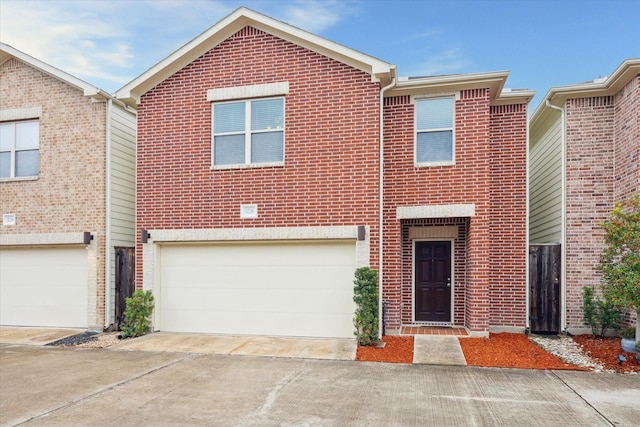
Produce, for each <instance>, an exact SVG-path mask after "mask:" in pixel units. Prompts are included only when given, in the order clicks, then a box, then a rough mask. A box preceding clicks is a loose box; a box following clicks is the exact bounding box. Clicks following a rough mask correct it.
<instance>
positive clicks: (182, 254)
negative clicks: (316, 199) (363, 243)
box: [156, 241, 356, 338]
mask: <svg viewBox="0 0 640 427" xmlns="http://www.w3.org/2000/svg"><path fill="white" fill-rule="evenodd" d="M355 255H356V247H355V242H353V241H346V242H345V241H340V242H337V241H331V242H323V243H318V242H289V243H283V242H278V243H264V242H251V243H232V244H229V243H225V244H208V245H206V244H205V245H188V246H182V245H173V246H169V245H167V246H162V247H161V249H160V257H159V262H160V271H159V272H160V275H161V279H160V280H161V283H160V284H159V285H160V301H159V305H160V306H159V313H158V316H159V318H158V319H157V320H158V325H157V327H156V328H157V329H159V330H162V331H172V332H200V333H219V334H241V335H280V336H299V337H342V338H353V337H354V335H353V331H354V327H353V314H354V311H355V304H354V302H353V275H354V271H355V264H356V260H355V258H356V256H355Z"/></svg>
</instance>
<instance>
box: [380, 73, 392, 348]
mask: <svg viewBox="0 0 640 427" xmlns="http://www.w3.org/2000/svg"><path fill="white" fill-rule="evenodd" d="M395 84H396V78H395V77H393V78H391V83H389V84H388V85H387V86H385V87H383V88H382V89H380V126H379V128H380V147H379V150H380V155H379V160H378V161H379V165H378V166H379V167H378V183H379V186H380V187H379V188H378V194H379V195H380V196H379V197H380V198H379V200H378V216H379V218H378V319H379V320H382V289H383V288H382V283H383V280H382V278H383V268H382V265H383V263H382V229H383V227H384V197H383V196H384V93H385V92H386V90H387V89H389V88H391V87H393V86H395ZM378 339H379V340H381V339H382V325H380V324H378Z"/></svg>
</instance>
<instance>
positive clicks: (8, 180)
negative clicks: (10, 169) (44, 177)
mask: <svg viewBox="0 0 640 427" xmlns="http://www.w3.org/2000/svg"><path fill="white" fill-rule="evenodd" d="M38 178H39V177H37V176H19V177H15V178H0V182H20V181H37V180H38Z"/></svg>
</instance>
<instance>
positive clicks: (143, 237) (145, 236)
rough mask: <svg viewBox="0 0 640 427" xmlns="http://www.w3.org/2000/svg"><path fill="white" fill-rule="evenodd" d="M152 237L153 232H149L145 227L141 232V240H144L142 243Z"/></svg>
mask: <svg viewBox="0 0 640 427" xmlns="http://www.w3.org/2000/svg"><path fill="white" fill-rule="evenodd" d="M150 237H151V234H149V232H148V231H147V230H145V229H143V230H142V231H141V232H140V241H142V243H147V240H148V239H149V238H150Z"/></svg>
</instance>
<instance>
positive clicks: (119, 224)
mask: <svg viewBox="0 0 640 427" xmlns="http://www.w3.org/2000/svg"><path fill="white" fill-rule="evenodd" d="M112 105H113V107H112V110H111V126H110V130H109V131H110V132H111V154H110V155H111V162H110V163H111V165H110V166H111V170H110V173H111V206H110V209H111V230H110V232H111V245H110V247H109V248H108V250H109V259H110V282H111V283H110V286H109V290H110V295H109V302H110V304H109V305H110V310H109V313H111V316H110V317H111V319H110V320H111V321H113V318H112V317H113V313H115V277H116V273H115V265H116V263H115V261H116V260H115V249H114V248H115V247H117V246H129V247H132V246H135V237H136V233H135V208H136V201H135V182H136V115H135V114H134V113H133V112H131V111H128V110H125V109H124V108H123V107H122V106H121V105H119V104H117V103H115V102H114V103H113V104H112Z"/></svg>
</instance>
